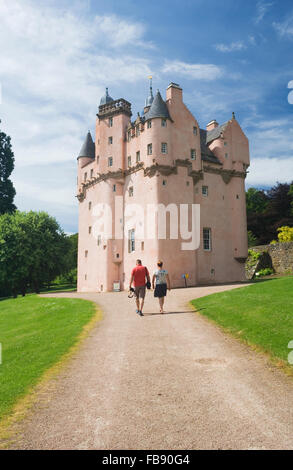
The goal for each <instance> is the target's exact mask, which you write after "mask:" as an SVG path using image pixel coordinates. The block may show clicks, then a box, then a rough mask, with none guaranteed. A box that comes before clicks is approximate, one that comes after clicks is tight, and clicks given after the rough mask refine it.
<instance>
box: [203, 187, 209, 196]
mask: <svg viewBox="0 0 293 470" xmlns="http://www.w3.org/2000/svg"><path fill="white" fill-rule="evenodd" d="M202 195H203V196H208V195H209V188H208V186H203V187H202Z"/></svg>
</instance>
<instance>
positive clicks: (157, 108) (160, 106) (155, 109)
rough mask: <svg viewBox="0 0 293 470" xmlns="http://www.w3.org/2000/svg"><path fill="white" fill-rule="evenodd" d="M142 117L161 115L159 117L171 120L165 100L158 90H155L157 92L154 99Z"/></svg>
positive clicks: (149, 117) (151, 117)
mask: <svg viewBox="0 0 293 470" xmlns="http://www.w3.org/2000/svg"><path fill="white" fill-rule="evenodd" d="M144 117H145V119H146V120H147V119H153V118H156V117H161V118H165V119H170V120H171V117H170V114H169V111H168V108H167V105H166V103H165V101H164V100H163V98H162V96H161V93H160V92H159V90H158V91H157V94H156V96H155V97H154V101H153V102H152V104H151V107H150V109H149V110H148V112H147V113H146V114H145V116H144Z"/></svg>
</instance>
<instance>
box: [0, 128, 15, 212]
mask: <svg viewBox="0 0 293 470" xmlns="http://www.w3.org/2000/svg"><path fill="white" fill-rule="evenodd" d="M0 123H1V120H0ZM13 169H14V154H13V152H12V147H11V139H10V137H9V136H7V135H6V134H5V133H4V132H1V130H0V214H5V213H6V212H13V211H14V210H15V209H16V207H15V205H14V204H13V200H14V196H15V189H14V187H13V184H12V181H11V180H10V179H9V177H10V175H11V173H12V171H13Z"/></svg>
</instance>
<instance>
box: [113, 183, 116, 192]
mask: <svg viewBox="0 0 293 470" xmlns="http://www.w3.org/2000/svg"><path fill="white" fill-rule="evenodd" d="M113 193H116V184H113Z"/></svg>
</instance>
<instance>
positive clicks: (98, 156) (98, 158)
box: [97, 155, 100, 163]
mask: <svg viewBox="0 0 293 470" xmlns="http://www.w3.org/2000/svg"><path fill="white" fill-rule="evenodd" d="M99 160H100V155H97V163H99Z"/></svg>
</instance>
